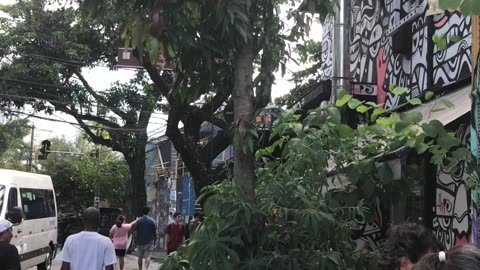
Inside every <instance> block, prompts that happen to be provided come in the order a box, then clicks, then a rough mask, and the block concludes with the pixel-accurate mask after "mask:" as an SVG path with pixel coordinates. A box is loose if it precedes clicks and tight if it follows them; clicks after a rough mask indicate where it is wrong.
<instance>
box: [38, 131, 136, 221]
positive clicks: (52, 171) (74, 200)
mask: <svg viewBox="0 0 480 270" xmlns="http://www.w3.org/2000/svg"><path fill="white" fill-rule="evenodd" d="M51 142H52V149H51V150H53V151H66V152H74V153H78V154H80V155H72V154H54V153H52V154H50V155H49V156H48V159H47V160H45V161H40V162H39V164H40V166H38V167H39V170H37V172H38V173H44V174H48V175H50V176H51V177H52V181H53V185H54V187H55V193H56V196H57V204H58V209H59V211H60V212H61V213H71V212H76V213H79V212H81V211H82V210H83V209H85V208H87V207H90V206H92V205H93V204H94V197H95V196H96V195H98V196H99V197H100V198H101V199H104V200H106V201H108V203H109V205H110V207H119V208H124V209H125V207H126V202H127V201H126V200H127V196H126V195H127V189H128V184H129V181H128V179H129V175H128V166H127V164H126V162H125V160H124V159H123V158H122V157H121V156H119V155H118V154H116V153H114V152H112V151H111V150H109V149H108V148H103V149H101V150H100V152H99V159H97V158H96V157H95V156H92V155H91V153H92V150H93V146H92V145H91V144H89V143H87V142H86V141H85V140H83V139H82V138H78V139H77V141H76V142H75V143H71V142H67V141H66V140H65V139H64V138H54V139H52V140H51ZM82 154H83V155H82Z"/></svg>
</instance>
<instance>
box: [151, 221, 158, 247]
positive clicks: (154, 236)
mask: <svg viewBox="0 0 480 270" xmlns="http://www.w3.org/2000/svg"><path fill="white" fill-rule="evenodd" d="M152 233H153V243H155V244H154V245H155V246H157V225H156V224H155V221H154V222H153V226H152Z"/></svg>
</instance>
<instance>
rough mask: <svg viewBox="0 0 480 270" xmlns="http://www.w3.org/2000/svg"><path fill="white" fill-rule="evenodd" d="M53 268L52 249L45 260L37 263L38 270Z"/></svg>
mask: <svg viewBox="0 0 480 270" xmlns="http://www.w3.org/2000/svg"><path fill="white" fill-rule="evenodd" d="M50 269H52V250H51V249H50V251H49V252H48V253H47V255H46V256H45V261H44V262H43V263H41V264H39V265H37V270H50Z"/></svg>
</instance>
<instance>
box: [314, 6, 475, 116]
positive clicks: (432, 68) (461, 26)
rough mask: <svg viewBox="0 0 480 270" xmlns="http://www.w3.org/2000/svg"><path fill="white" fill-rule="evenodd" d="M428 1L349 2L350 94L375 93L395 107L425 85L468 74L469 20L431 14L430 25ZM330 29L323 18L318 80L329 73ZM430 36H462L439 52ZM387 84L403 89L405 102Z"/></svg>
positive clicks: (330, 20) (330, 24)
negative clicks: (404, 48)
mask: <svg viewBox="0 0 480 270" xmlns="http://www.w3.org/2000/svg"><path fill="white" fill-rule="evenodd" d="M427 2H428V1H426V0H417V1H411V0H352V12H351V18H350V20H351V31H350V76H351V79H352V82H353V84H354V93H355V94H357V95H364V96H376V99H377V103H378V104H384V106H385V107H386V108H395V107H397V106H398V105H399V104H402V103H404V102H405V101H406V100H408V99H411V98H415V97H419V96H421V95H422V94H423V93H424V92H425V91H427V90H428V89H434V88H435V87H438V86H446V85H449V84H452V83H455V82H457V81H459V80H461V79H465V78H468V77H469V76H470V74H471V69H472V67H471V63H470V56H471V44H472V39H471V18H470V17H463V16H461V14H460V13H458V12H454V13H452V14H450V15H435V16H433V18H432V22H431V23H430V25H429V24H428V20H429V19H428V18H427V17H426V16H425V11H426V10H427ZM332 28H333V18H328V19H327V21H326V23H325V27H324V29H325V30H324V36H323V37H324V39H323V41H322V50H323V51H322V60H323V65H322V69H323V77H322V79H323V80H329V79H331V76H332V31H333V29H332ZM434 34H437V35H439V34H446V36H457V37H459V38H460V39H461V40H460V42H458V43H453V42H452V43H451V44H449V45H448V48H447V50H445V51H440V50H438V48H437V46H436V45H435V44H434V43H433V42H432V41H431V40H432V36H433V35H434ZM396 38H400V39H399V40H397V39H396ZM402 42H403V43H402ZM405 42H407V44H406V50H402V51H398V50H397V48H396V45H399V44H405ZM390 84H394V85H396V86H402V87H407V88H408V89H409V91H408V93H407V95H406V100H402V99H400V98H399V97H397V96H394V95H392V94H390V93H388V87H389V85H390Z"/></svg>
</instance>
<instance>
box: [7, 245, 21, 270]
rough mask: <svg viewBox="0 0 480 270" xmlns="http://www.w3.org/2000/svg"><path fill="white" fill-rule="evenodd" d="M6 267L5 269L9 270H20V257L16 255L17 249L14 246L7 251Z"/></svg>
mask: <svg viewBox="0 0 480 270" xmlns="http://www.w3.org/2000/svg"><path fill="white" fill-rule="evenodd" d="M7 254H9V256H7V265H6V267H7V268H6V269H8V270H10V269H12V270H21V269H22V268H21V267H20V255H18V249H17V248H16V247H15V246H14V245H11V246H10V250H9V251H7Z"/></svg>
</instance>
